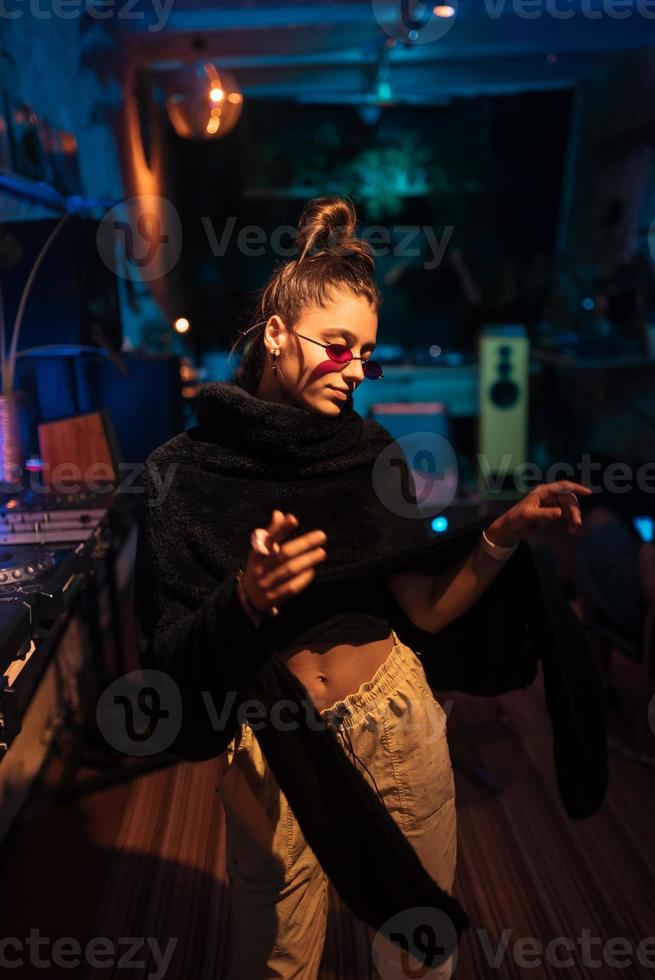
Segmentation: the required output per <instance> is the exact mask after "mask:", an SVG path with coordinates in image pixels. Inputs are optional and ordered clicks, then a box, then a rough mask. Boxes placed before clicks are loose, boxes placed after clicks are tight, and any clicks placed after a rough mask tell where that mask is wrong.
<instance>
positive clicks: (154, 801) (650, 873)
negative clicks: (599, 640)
mask: <svg viewBox="0 0 655 980" xmlns="http://www.w3.org/2000/svg"><path fill="white" fill-rule="evenodd" d="M616 671H617V681H618V686H619V690H620V694H621V697H622V714H621V716H620V717H618V718H615V719H614V720H613V721H612V722H611V728H612V731H613V733H614V734H615V735H617V736H619V735H621V733H622V731H623V726H624V724H625V723H626V722H627V721H629V720H630V719H631V716H632V714H633V710H634V709H633V698H634V696H635V694H636V671H635V669H634V665H633V664H632V662H631V661H629V660H627V659H626V658H624V657H620V656H619V657H618V658H617V663H616ZM439 697H440V700H441V701H442V703H444V705H445V707H446V710H447V712H448V719H449V721H448V731H449V739H450V744H451V753H452V755H453V759H454V760H455V761H456V762H457V760H458V759H459V758H460V756H461V755H466V756H467V758H469V759H470V760H474V761H475V762H477V763H478V764H480V765H482V766H484V767H485V769H486V770H487V771H488V772H489V773H491V774H493V776H494V778H495V779H497V781H498V783H499V786H500V791H499V792H498V793H497V794H494V793H493V792H492V790H490V789H488V788H486V787H485V786H484V785H482V784H481V783H479V782H478V781H477V780H475V779H473V778H472V777H471V776H470V775H469V774H468V773H467V772H466V771H465V769H463V768H460V766H459V764H456V766H455V773H456V786H457V802H458V873H457V880H456V888H455V893H456V895H457V897H458V898H459V899H460V900H461V902H462V904H463V905H464V907H465V908H466V910H467V911H468V913H469V916H470V919H471V926H470V928H469V929H468V930H467V931H466V933H465V934H464V937H463V940H462V942H461V944H460V948H459V951H458V963H457V968H456V973H455V976H456V977H457V978H459V980H477V978H485V980H486V978H488V977H494V978H497V980H506V978H507V980H508V978H518V977H528V976H529V977H531V978H534V980H540V978H544V977H566V978H574V980H577V978H589V980H600V978H603V980H604V978H606V977H607V978H609V977H616V976H617V975H619V974H620V975H621V976H623V977H633V978H639V977H650V976H652V975H653V969H654V968H655V940H654V941H651V945H650V948H649V949H646V950H645V951H644V952H643V954H642V958H643V957H645V955H646V953H648V952H649V953H650V957H651V963H652V965H651V967H650V968H649V967H648V965H647V962H648V961H647V960H646V959H645V958H643V964H641V965H640V963H639V961H638V951H637V947H638V944H639V943H640V942H641V941H642V940H644V939H646V938H647V937H649V936H655V838H654V835H653V828H654V827H655V769H653V768H649V767H648V766H645V765H643V764H640V763H638V762H636V761H633V760H630V759H626V758H623V757H621V756H617V755H613V754H612V755H611V756H610V767H611V769H610V773H611V777H610V780H611V781H610V790H609V794H608V797H607V800H606V803H605V805H604V807H603V808H602V811H601V812H600V813H598V814H597V815H595V816H594V817H592V818H589V819H587V820H583V821H572V820H570V819H569V818H567V816H566V814H565V812H564V809H563V807H562V804H561V802H560V800H559V796H558V793H557V788H556V784H555V775H554V769H553V764H552V758H551V747H550V746H551V731H550V723H549V720H548V715H547V713H546V710H545V706H544V701H543V689H542V679H541V674H539V676H538V677H537V680H536V681H535V682H534V684H533V685H532V686H531V687H530V688H529V689H528V690H525V691H515V692H512V693H511V694H508V695H504V696H502V697H498V698H495V699H482V698H473V697H469V696H466V695H461V694H453V695H449V694H448V693H447V692H440V693H439ZM472 726H475V727H472ZM469 743H470V744H469ZM652 750H653V752H655V746H652ZM56 779H57V763H56V762H53V763H52V765H51V766H50V768H49V771H48V773H47V774H46V779H45V782H44V786H43V788H42V790H41V791H40V792H39V793H38V794H36V795H35V796H34V798H33V799H32V801H31V802H30V804H29V806H28V808H27V810H26V812H25V814H24V818H23V819H22V821H21V822H20V824H19V825H18V826H17V827H16V830H15V832H14V833H13V834H12V836H11V838H10V839H9V840H8V841H7V843H6V845H5V847H4V849H3V855H2V869H1V871H0V878H1V885H2V896H3V900H2V905H3V911H2V919H3V935H4V936H13V937H18V938H19V939H21V940H22V939H24V938H26V937H28V936H29V932H30V929H38V930H39V933H40V935H41V936H47V937H50V940H51V942H54V941H55V939H57V938H60V937H75V938H77V939H78V940H79V941H80V942H81V943H82V944H84V943H86V942H87V941H88V940H89V939H90V938H91V937H107V938H108V939H109V940H111V941H112V942H114V943H115V948H116V950H117V951H118V953H119V954H120V955H127V953H128V947H127V946H126V945H125V942H124V939H122V937H139V936H141V937H156V939H157V941H158V942H159V945H160V947H161V949H162V950H164V949H165V948H166V946H167V944H168V943H169V941H171V940H175V942H174V943H173V949H172V960H171V963H170V966H169V968H168V970H167V971H166V973H165V974H164V975H165V976H166V977H167V978H169V980H220V978H222V977H224V976H225V975H226V974H225V962H226V956H227V954H228V952H229V940H230V904H229V890H228V887H227V881H226V874H225V828H224V817H223V810H222V805H221V801H220V796H219V794H218V793H217V791H216V788H217V786H218V783H219V780H220V760H210V761H208V762H205V763H199V764H189V763H183V764H178V765H176V766H174V767H171V768H168V769H165V770H161V771H159V772H154V773H151V774H149V775H147V776H142V777H139V778H136V779H134V780H133V781H131V782H129V783H126V784H124V785H120V786H116V787H113V788H111V789H105V790H103V791H102V792H98V793H95V794H93V795H91V796H87V797H84V798H82V799H79V800H77V801H75V802H73V803H67V804H65V805H64V804H57V803H55V802H53V799H52V792H51V791H52V787H53V786H54V784H55V782H56ZM190 815H191V818H190ZM585 935H588V936H590V937H591V938H590V942H591V945H590V953H589V954H587V956H586V957H585V955H583V948H582V947H581V943H582V941H583V938H584V936H585ZM616 937H621V938H622V939H623V941H624V942H623V944H622V945H621V946H620V947H619V945H618V944H617V942H616ZM558 939H559V940H560V944H559V945H557V946H556V948H554V949H553V948H552V945H553V943H554V941H557V940H558ZM610 940H615V943H614V946H608V945H606V944H608V943H609V941H610ZM121 942H122V945H121ZM549 943H550V944H551V948H549V950H547V946H548V944H549ZM567 946H568V948H569V949H572V952H568V951H567V948H566V947H567ZM146 952H147V951H146V949H145V948H143V947H142V948H137V949H136V951H134V952H133V953H132V954H131V959H132V960H133V961H139V960H141V961H143V962H142V965H141V966H138V965H134V966H129V965H127V964H126V965H125V966H122V967H119V966H118V965H114V966H112V967H109V968H107V967H105V968H100V967H98V968H92V967H90V966H88V965H87V966H86V967H83V966H80V967H79V968H70V967H66V968H63V967H62V968H57V967H56V966H52V967H51V968H50V969H48V970H45V971H44V970H42V969H35V967H34V966H32V965H29V964H26V965H25V967H23V968H19V969H14V970H12V975H13V976H14V977H21V978H23V977H28V978H30V980H31V978H33V977H35V976H47V977H48V978H50V977H53V976H54V977H57V976H62V977H67V978H73V977H83V978H84V980H98V978H100V977H102V978H105V980H106V978H109V977H112V978H113V977H117V978H118V977H120V978H121V980H136V978H142V977H146V976H148V975H149V974H150V971H151V970H152V969H153V961H152V960H149V959H148V958H147V956H146ZM612 952H614V955H616V956H617V957H619V958H618V960H617V965H616V966H612V965H611V963H612V960H611V955H612ZM619 954H620V955H619ZM567 957H570V965H565V964H566V960H567ZM558 958H559V960H560V962H561V963H562V964H563V965H560V966H557V965H556V961H557V959H558ZM143 963H145V965H143ZM532 964H536V965H532ZM593 964H598V965H593ZM620 965H622V968H621V969H620V970H619V969H618V966H620ZM160 975H161V974H160ZM370 975H371V971H370V943H369V941H368V936H367V931H366V930H365V929H364V928H363V927H362V926H361V924H360V923H358V922H356V921H354V920H353V919H352V917H351V916H350V914H349V913H348V912H347V910H345V909H344V908H343V906H342V905H341V904H340V902H339V901H338V898H337V896H336V895H335V893H334V892H333V891H331V893H330V918H329V924H328V939H327V942H326V948H325V954H324V958H323V968H322V973H321V976H322V978H323V980H328V978H335V980H337V978H339V980H346V978H348V980H350V978H352V980H359V978H366V977H369V976H370ZM253 980H257V978H253Z"/></svg>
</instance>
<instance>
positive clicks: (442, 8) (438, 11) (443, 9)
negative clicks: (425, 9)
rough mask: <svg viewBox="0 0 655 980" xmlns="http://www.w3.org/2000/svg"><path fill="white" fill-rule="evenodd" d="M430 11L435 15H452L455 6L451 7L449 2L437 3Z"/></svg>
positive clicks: (453, 14)
mask: <svg viewBox="0 0 655 980" xmlns="http://www.w3.org/2000/svg"><path fill="white" fill-rule="evenodd" d="M432 13H433V14H434V15H435V17H454V16H455V8H454V7H451V5H450V4H449V3H438V4H437V6H436V7H434V8H433V10H432Z"/></svg>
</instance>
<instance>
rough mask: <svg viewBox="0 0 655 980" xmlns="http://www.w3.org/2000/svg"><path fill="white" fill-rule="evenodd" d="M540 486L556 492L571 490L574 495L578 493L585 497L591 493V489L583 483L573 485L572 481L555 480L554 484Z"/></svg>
mask: <svg viewBox="0 0 655 980" xmlns="http://www.w3.org/2000/svg"><path fill="white" fill-rule="evenodd" d="M541 486H542V487H544V489H549V490H556V491H559V490H573V491H574V493H575V492H580V493H584V494H585V495H589V494H590V493H593V490H592V489H591V487H586V486H585V485H584V484H583V483H574V482H573V480H556V481H555V482H554V483H542V484H541Z"/></svg>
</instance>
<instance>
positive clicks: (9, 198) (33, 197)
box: [0, 174, 118, 221]
mask: <svg viewBox="0 0 655 980" xmlns="http://www.w3.org/2000/svg"><path fill="white" fill-rule="evenodd" d="M115 204H118V200H103V199H101V198H98V199H96V198H86V197H80V196H79V195H77V194H74V195H71V196H70V197H65V196H64V195H63V194H60V192H59V191H58V190H57V189H56V188H55V187H53V186H52V185H51V184H47V183H45V182H44V181H34V180H27V179H26V178H25V177H17V176H15V175H9V174H0V220H2V221H11V220H20V218H21V217H23V218H25V219H31V220H33V219H35V218H41V217H46V218H47V217H51V216H52V215H53V214H54V215H57V214H66V213H77V212H87V211H91V210H93V209H94V208H102V209H103V210H107V209H108V208H111V207H113V206H114V205H115ZM44 210H45V214H44V213H43V211H44ZM10 212H11V213H10ZM20 212H22V213H20Z"/></svg>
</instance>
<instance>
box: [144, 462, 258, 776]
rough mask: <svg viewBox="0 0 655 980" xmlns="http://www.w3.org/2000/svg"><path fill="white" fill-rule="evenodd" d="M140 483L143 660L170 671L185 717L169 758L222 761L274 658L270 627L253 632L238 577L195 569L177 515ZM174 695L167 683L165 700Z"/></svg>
mask: <svg viewBox="0 0 655 980" xmlns="http://www.w3.org/2000/svg"><path fill="white" fill-rule="evenodd" d="M141 482H142V486H143V487H144V491H145V492H144V493H143V494H142V495H141V497H140V499H139V503H138V505H137V509H138V538H137V549H136V559H135V619H136V635H137V648H138V654H139V661H140V665H141V667H142V668H143V669H144V670H152V671H163V672H165V673H166V674H167V675H168V677H169V678H170V680H171V681H172V682H173V687H172V690H173V691H176V692H177V693H178V694H179V699H178V698H177V697H173V698H172V705H173V706H174V708H175V710H177V711H178V712H179V711H180V710H181V715H182V716H181V719H180V724H179V726H178V725H175V726H174V727H175V728H176V729H178V734H177V735H176V737H175V740H174V742H173V743H172V744H171V745H170V746H169V748H168V751H172V752H175V753H178V754H180V755H182V756H183V757H184V758H187V759H193V760H200V759H208V758H212V757H214V756H216V755H220V753H221V752H223V751H224V750H225V748H226V746H227V744H228V742H229V741H230V739H231V738H232V737H233V735H234V732H235V730H236V727H237V724H238V720H239V719H238V715H237V711H238V708H239V705H240V703H241V701H242V700H243V698H244V695H245V692H246V690H247V688H248V687H249V685H250V683H251V682H252V680H253V678H254V677H255V675H256V673H257V670H258V667H259V666H260V665H261V663H262V662H263V661H264V660H265V659H266V658H267V657H268V656H269V655H270V653H271V645H270V642H269V639H268V631H267V621H264V623H263V624H262V626H259V627H256V626H255V625H254V623H253V622H252V620H251V619H250V617H249V616H248V615H247V613H246V612H245V611H244V610H243V608H242V606H241V603H240V601H239V598H238V596H237V592H236V582H235V579H234V577H233V576H229V575H228V576H223V577H222V578H220V579H219V578H215V579H214V580H213V581H212V580H211V579H210V578H209V577H208V576H207V574H206V572H205V570H203V569H202V568H201V567H199V566H198V567H195V566H194V564H193V561H194V559H193V549H192V548H191V547H190V544H189V541H188V539H187V538H186V537H185V536H184V535H180V534H179V533H178V532H179V530H180V529H179V527H178V526H177V524H176V520H175V515H174V514H173V513H171V512H169V510H168V508H167V506H166V504H154V503H153V494H152V492H151V491H152V488H151V487H150V486H149V484H148V478H147V474H146V472H145V471H144V473H143V474H142V477H141ZM151 680H154V677H151ZM170 690H171V685H170V684H169V683H168V682H167V683H165V684H163V685H162V686H161V690H160V692H159V693H160V700H161V699H162V693H164V694H165V693H166V692H170ZM163 708H164V709H165V708H166V705H165V704H164V705H163ZM172 727H173V726H172Z"/></svg>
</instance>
